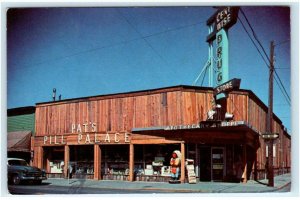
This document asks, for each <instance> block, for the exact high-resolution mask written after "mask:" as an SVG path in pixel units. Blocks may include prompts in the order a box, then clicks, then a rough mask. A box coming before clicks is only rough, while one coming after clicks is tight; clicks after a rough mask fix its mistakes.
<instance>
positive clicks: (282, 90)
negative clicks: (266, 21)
mask: <svg viewBox="0 0 300 200" xmlns="http://www.w3.org/2000/svg"><path fill="white" fill-rule="evenodd" d="M240 10H241V12H242V14H243V16H244V18H245V19H246V21H247V24H248V26H249V27H250V29H251V31H252V34H253V36H254V38H255V40H256V41H257V43H258V44H259V45H260V47H261V48H262V50H263V52H264V54H265V56H266V58H267V59H268V61H269V62H270V58H269V56H268V55H267V53H266V51H265V49H264V47H263V46H262V44H261V42H260V41H259V39H258V38H257V35H256V33H255V31H254V29H253V28H252V26H251V24H250V22H249V20H248V18H247V16H246V14H245V13H244V11H243V10H242V8H241V9H240ZM238 19H239V21H240V22H241V24H242V26H243V28H244V30H245V31H246V32H247V34H248V36H249V38H250V39H251V41H252V43H253V44H254V45H255V47H256V49H257V50H258V47H257V46H256V44H255V42H254V41H253V39H252V38H251V36H250V34H249V32H248V31H247V29H246V28H245V26H244V24H243V23H242V21H241V19H240V18H238ZM285 42H286V41H284V43H285ZM281 43H283V42H281ZM279 44H280V43H279ZM258 52H259V54H260V55H261V57H262V58H263V60H264V62H265V64H266V65H267V67H268V68H269V67H270V66H269V64H268V63H267V62H266V60H265V58H264V57H263V55H262V53H261V52H260V51H259V50H258ZM274 72H275V81H276V83H277V84H278V86H279V89H280V90H281V92H282V94H283V96H284V97H285V99H286V100H287V101H288V103H289V104H290V101H291V99H290V97H289V95H288V93H287V91H286V89H285V87H284V85H283V83H282V81H281V79H280V77H279V75H278V74H277V71H276V70H275V69H274ZM276 78H277V79H278V80H277V79H276ZM278 81H279V83H278Z"/></svg>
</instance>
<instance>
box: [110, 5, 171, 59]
mask: <svg viewBox="0 0 300 200" xmlns="http://www.w3.org/2000/svg"><path fill="white" fill-rule="evenodd" d="M116 11H117V12H118V13H119V15H120V16H121V17H122V18H124V19H125V21H126V22H127V23H128V24H129V25H130V26H131V28H132V29H133V30H134V31H135V32H137V33H138V34H139V35H140V38H141V39H143V40H144V41H145V42H146V44H147V45H148V46H149V47H150V48H151V49H152V51H154V53H156V55H157V56H158V57H159V58H160V59H161V60H162V61H164V62H165V63H166V64H167V63H168V62H167V61H166V60H165V59H164V58H163V57H162V55H161V54H160V53H158V51H156V50H155V49H154V47H153V46H152V45H151V44H150V42H149V41H148V40H146V38H145V37H143V35H142V34H141V32H140V31H138V30H137V28H136V27H135V26H133V24H132V23H131V22H130V21H129V20H128V19H127V18H126V17H125V16H124V15H123V13H122V12H121V11H120V10H119V9H116Z"/></svg>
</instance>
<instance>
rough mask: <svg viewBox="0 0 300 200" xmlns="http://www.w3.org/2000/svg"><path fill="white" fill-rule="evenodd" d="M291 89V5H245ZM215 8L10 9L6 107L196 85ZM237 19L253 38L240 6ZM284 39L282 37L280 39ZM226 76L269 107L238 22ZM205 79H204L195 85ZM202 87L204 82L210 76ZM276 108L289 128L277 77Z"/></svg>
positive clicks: (263, 77) (264, 75)
mask: <svg viewBox="0 0 300 200" xmlns="http://www.w3.org/2000/svg"><path fill="white" fill-rule="evenodd" d="M242 9H243V11H244V12H245V14H246V16H247V18H248V20H249V22H250V23H251V25H252V27H253V28H254V31H255V33H256V35H257V37H258V39H259V40H260V41H261V43H262V45H263V46H264V48H265V50H266V52H267V54H268V55H269V53H270V42H271V40H274V42H275V44H279V45H276V47H275V56H276V57H275V60H276V62H275V68H278V69H276V71H277V73H278V75H279V77H280V78H281V81H282V83H283V85H284V87H285V89H286V91H287V92H288V94H289V96H291V94H290V84H291V81H290V73H291V62H290V41H289V39H290V15H289V14H290V13H289V12H290V11H289V8H288V7H270V6H269V7H242ZM214 12H215V9H214V8H212V7H147V8H145V7H135V8H133V7H132V8H116V7H112V8H36V9H29V8H27V9H15V10H13V9H11V10H9V11H8V29H7V64H8V65H7V107H8V108H15V107H23V106H33V105H35V103H38V102H45V101H51V100H52V89H53V88H56V90H57V96H58V95H59V94H61V95H62V99H69V98H78V97H85V96H93V95H101V94H112V93H119V92H129V91H137V90H145V89H154V88H160V87H167V86H175V85H192V84H193V82H194V80H195V79H196V77H197V76H198V74H199V72H200V71H201V70H202V68H203V66H204V64H205V62H206V60H207V58H208V46H207V43H206V42H205V40H206V36H207V35H208V27H207V26H206V20H207V19H208V18H209V17H210V16H211V15H212V14H213V13H214ZM239 17H240V19H241V20H242V22H243V23H244V24H245V26H246V28H247V30H248V32H249V33H250V35H251V36H252V38H253V35H252V32H251V30H250V28H249V27H248V25H247V23H246V20H245V18H244V17H243V16H242V14H241V12H240V13H239ZM282 42H283V43H282ZM229 45H230V47H229V48H230V52H229V66H230V71H229V77H230V78H241V79H242V82H241V88H242V89H249V90H252V91H253V92H254V93H255V94H256V95H257V96H258V97H259V98H260V99H261V100H262V101H263V102H264V103H265V104H266V105H268V75H269V72H268V68H267V66H266V64H265V63H264V61H263V59H262V58H261V56H260V55H259V53H258V51H257V50H256V48H255V47H254V45H253V44H252V42H251V40H250V39H249V37H248V35H247V33H246V32H245V30H244V29H243V27H242V25H241V22H240V21H238V22H237V23H236V24H235V25H234V26H233V27H232V28H231V29H230V30H229ZM200 84H201V80H200V81H199V82H198V85H200ZM203 86H207V80H206V79H205V81H204V84H203ZM274 112H275V114H276V115H277V116H278V117H279V118H280V119H281V120H282V121H283V123H284V126H285V127H287V128H288V130H289V131H290V127H291V125H290V106H289V104H288V103H287V101H286V100H285V97H284V96H283V94H282V92H281V90H280V89H279V87H278V85H277V83H276V82H275V81H274Z"/></svg>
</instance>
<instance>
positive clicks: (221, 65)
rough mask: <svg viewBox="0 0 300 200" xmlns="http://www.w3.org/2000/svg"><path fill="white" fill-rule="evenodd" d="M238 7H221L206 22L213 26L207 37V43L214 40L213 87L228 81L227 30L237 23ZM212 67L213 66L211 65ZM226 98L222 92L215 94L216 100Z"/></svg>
mask: <svg viewBox="0 0 300 200" xmlns="http://www.w3.org/2000/svg"><path fill="white" fill-rule="evenodd" d="M238 12H239V7H221V8H219V9H218V10H217V12H215V13H214V14H213V15H212V16H211V17H210V18H209V19H208V20H207V23H206V24H207V25H208V26H212V25H213V24H214V26H213V27H214V30H213V31H212V32H210V34H209V35H208V36H207V40H206V41H207V42H208V43H211V42H212V41H214V40H216V43H217V46H216V55H217V64H216V75H215V76H216V77H215V87H222V86H223V85H224V84H225V83H228V81H229V41H228V29H229V28H230V27H231V26H233V25H234V24H235V23H236V21H237V16H238ZM211 66H213V65H211ZM224 97H226V95H225V93H224V92H220V93H217V94H216V100H218V99H222V98H224Z"/></svg>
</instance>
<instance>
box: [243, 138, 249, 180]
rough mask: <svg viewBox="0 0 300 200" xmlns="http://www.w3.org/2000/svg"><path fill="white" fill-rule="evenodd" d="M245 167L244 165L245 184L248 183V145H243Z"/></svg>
mask: <svg viewBox="0 0 300 200" xmlns="http://www.w3.org/2000/svg"><path fill="white" fill-rule="evenodd" d="M243 165H244V172H243V175H242V178H243V183H247V181H248V180H247V145H246V144H244V145H243Z"/></svg>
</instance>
